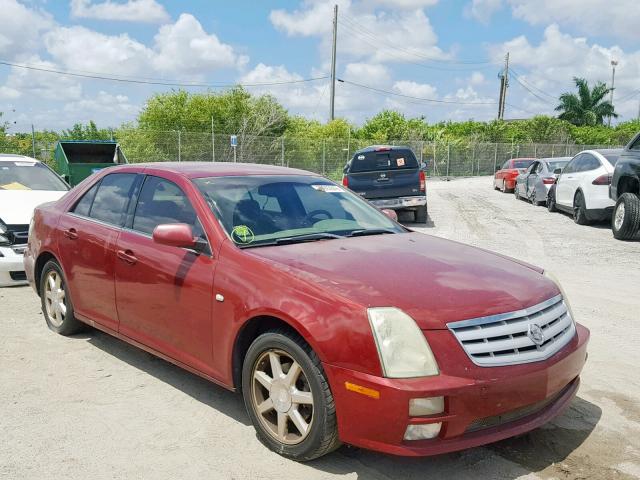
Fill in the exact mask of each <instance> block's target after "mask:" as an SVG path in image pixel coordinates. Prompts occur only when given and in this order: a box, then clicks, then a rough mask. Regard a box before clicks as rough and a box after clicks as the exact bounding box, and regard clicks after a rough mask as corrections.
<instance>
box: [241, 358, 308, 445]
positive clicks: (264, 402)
mask: <svg viewBox="0 0 640 480" xmlns="http://www.w3.org/2000/svg"><path fill="white" fill-rule="evenodd" d="M251 378H252V392H251V400H252V402H253V409H254V411H255V412H256V415H257V416H258V418H259V419H260V422H261V423H262V425H263V426H264V427H265V428H266V430H267V431H268V432H269V434H271V435H272V436H273V437H274V438H275V439H276V440H278V441H279V442H281V443H284V444H287V445H295V444H298V443H300V442H302V441H303V440H304V439H305V438H306V437H307V436H308V435H309V432H310V431H311V427H312V424H313V418H314V404H313V392H312V391H311V385H310V384H309V381H308V379H307V375H306V373H305V372H304V370H303V369H302V367H301V366H300V364H299V363H298V362H297V361H296V360H294V359H293V357H291V355H289V354H288V353H286V352H285V351H283V350H275V349H271V350H267V351H265V352H264V353H262V355H260V357H259V358H258V360H257V361H256V362H255V364H254V367H253V372H252V377H251Z"/></svg>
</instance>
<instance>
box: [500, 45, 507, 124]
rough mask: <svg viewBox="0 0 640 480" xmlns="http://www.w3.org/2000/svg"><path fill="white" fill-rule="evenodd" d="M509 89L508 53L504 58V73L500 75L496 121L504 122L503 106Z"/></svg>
mask: <svg viewBox="0 0 640 480" xmlns="http://www.w3.org/2000/svg"><path fill="white" fill-rule="evenodd" d="M508 87H509V52H507V54H506V55H505V57H504V71H503V72H502V74H501V75H500V98H499V100H498V120H504V105H505V103H506V100H507V88H508Z"/></svg>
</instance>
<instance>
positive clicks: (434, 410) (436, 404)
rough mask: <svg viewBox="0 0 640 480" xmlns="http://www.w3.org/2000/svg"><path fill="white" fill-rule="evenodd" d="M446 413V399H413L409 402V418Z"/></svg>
mask: <svg viewBox="0 0 640 480" xmlns="http://www.w3.org/2000/svg"><path fill="white" fill-rule="evenodd" d="M442 412H444V397H427V398H412V399H411V400H409V416H410V417H425V416H427V415H437V414H438V413H442Z"/></svg>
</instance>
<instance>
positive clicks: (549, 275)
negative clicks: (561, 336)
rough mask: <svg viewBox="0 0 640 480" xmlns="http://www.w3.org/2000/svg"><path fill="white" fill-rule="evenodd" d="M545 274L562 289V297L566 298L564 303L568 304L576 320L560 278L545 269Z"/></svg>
mask: <svg viewBox="0 0 640 480" xmlns="http://www.w3.org/2000/svg"><path fill="white" fill-rule="evenodd" d="M543 274H544V276H545V277H547V278H548V279H549V280H551V281H552V282H553V283H555V284H556V287H558V290H560V293H561V294H562V299H563V300H564V304H565V305H566V306H567V310H568V311H569V315H571V319H572V320H573V321H574V322H575V317H574V316H573V310H571V304H570V303H569V297H567V294H566V292H565V291H564V288H562V285H560V282H559V281H558V278H557V277H556V276H555V275H554V274H553V273H551V272H549V271H547V270H545V271H544V272H543Z"/></svg>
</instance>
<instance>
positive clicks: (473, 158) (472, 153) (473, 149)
mask: <svg viewBox="0 0 640 480" xmlns="http://www.w3.org/2000/svg"><path fill="white" fill-rule="evenodd" d="M475 164H476V144H475V143H474V144H473V148H472V149H471V176H472V177H473V167H474V166H475ZM479 170H480V166H479V165H478V171H479ZM478 173H479V172H478Z"/></svg>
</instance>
